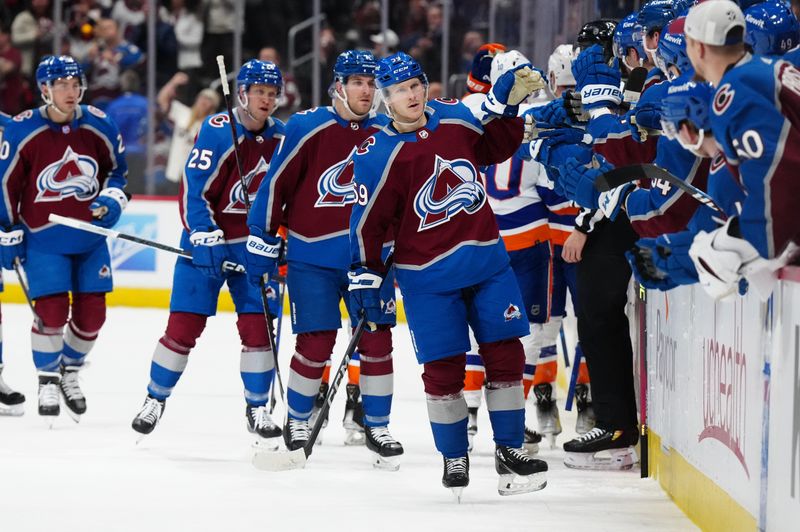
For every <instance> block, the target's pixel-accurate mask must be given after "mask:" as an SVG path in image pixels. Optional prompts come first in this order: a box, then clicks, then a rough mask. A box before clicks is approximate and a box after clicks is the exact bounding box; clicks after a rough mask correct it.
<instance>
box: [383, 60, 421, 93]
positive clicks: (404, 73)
mask: <svg viewBox="0 0 800 532" xmlns="http://www.w3.org/2000/svg"><path fill="white" fill-rule="evenodd" d="M414 78H419V79H420V81H422V83H423V84H424V85H427V84H428V77H427V76H426V75H425V72H423V71H422V67H421V66H420V64H419V63H418V62H417V60H416V59H414V58H413V57H411V56H410V55H408V54H407V53H405V52H397V53H396V54H392V55H390V56H389V57H385V58H383V59H381V60H380V61H379V62H378V72H377V75H376V76H375V84H376V85H377V86H378V88H379V89H381V90H383V89H386V88H388V87H391V86H392V85H396V84H398V83H403V82H404V81H408V80H410V79H414Z"/></svg>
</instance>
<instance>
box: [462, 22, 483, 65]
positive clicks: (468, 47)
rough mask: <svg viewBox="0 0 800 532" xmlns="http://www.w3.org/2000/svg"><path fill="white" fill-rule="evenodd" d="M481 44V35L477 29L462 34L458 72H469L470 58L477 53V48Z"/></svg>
mask: <svg viewBox="0 0 800 532" xmlns="http://www.w3.org/2000/svg"><path fill="white" fill-rule="evenodd" d="M482 45H483V35H481V32H479V31H468V32H467V33H465V34H464V39H463V40H462V42H461V61H460V63H459V69H458V72H459V73H460V72H469V71H470V69H471V68H472V60H473V59H474V58H475V54H476V53H478V48H480V47H481V46H482Z"/></svg>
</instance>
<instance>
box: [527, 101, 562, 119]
mask: <svg viewBox="0 0 800 532" xmlns="http://www.w3.org/2000/svg"><path fill="white" fill-rule="evenodd" d="M527 114H530V115H532V116H533V118H534V120H535V121H536V122H545V123H547V124H552V125H553V126H566V125H568V122H567V110H566V108H565V107H564V100H563V99H562V98H556V99H555V100H553V101H551V102H548V103H547V104H545V105H540V106H538V107H533V108H531V109H530V110H528V111H526V115H527Z"/></svg>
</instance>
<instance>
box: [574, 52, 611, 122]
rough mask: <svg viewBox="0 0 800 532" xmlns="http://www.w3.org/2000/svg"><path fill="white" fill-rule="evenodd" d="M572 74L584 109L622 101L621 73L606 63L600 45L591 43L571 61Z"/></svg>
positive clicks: (588, 109) (607, 105)
mask: <svg viewBox="0 0 800 532" xmlns="http://www.w3.org/2000/svg"><path fill="white" fill-rule="evenodd" d="M615 61H616V59H615ZM572 74H573V75H574V76H575V81H576V85H575V88H576V89H577V90H578V91H579V92H580V93H581V102H582V103H583V108H584V109H585V110H587V111H590V110H592V109H597V108H600V107H616V106H618V105H619V104H620V103H622V90H621V89H620V84H621V83H622V74H621V73H620V70H619V68H618V67H617V66H616V65H612V66H609V65H608V64H607V63H606V60H605V55H604V53H603V48H602V47H601V46H600V45H598V44H595V45H592V46H590V47H589V48H587V49H586V50H583V51H582V52H581V53H580V55H579V56H578V57H577V59H575V61H574V62H573V63H572Z"/></svg>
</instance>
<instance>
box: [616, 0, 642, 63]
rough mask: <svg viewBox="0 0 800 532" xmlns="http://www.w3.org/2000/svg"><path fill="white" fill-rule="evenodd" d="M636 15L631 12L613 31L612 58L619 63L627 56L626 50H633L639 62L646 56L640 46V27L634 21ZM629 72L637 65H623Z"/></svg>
mask: <svg viewBox="0 0 800 532" xmlns="http://www.w3.org/2000/svg"><path fill="white" fill-rule="evenodd" d="M637 15H638V13H636V12H633V13H631V14H630V15H628V16H627V17H625V18H624V19H622V20H620V21H619V24H617V28H616V29H615V30H614V57H616V58H617V59H619V60H620V61H623V62H625V61H626V59H625V58H626V57H627V55H628V50H630V49H631V48H633V49H634V50H636V53H637V54H639V61H644V60H645V59H646V58H647V55H646V53H645V51H644V45H643V44H642V27H641V26H640V25H639V23H638V22H637V21H636V17H637ZM625 66H627V67H628V68H629V69H630V70H633V69H634V68H636V67H637V66H641V64H639V65H629V64H628V63H625Z"/></svg>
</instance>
